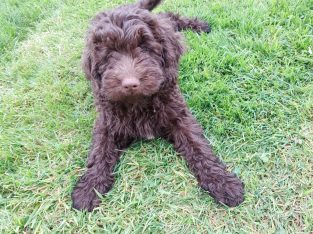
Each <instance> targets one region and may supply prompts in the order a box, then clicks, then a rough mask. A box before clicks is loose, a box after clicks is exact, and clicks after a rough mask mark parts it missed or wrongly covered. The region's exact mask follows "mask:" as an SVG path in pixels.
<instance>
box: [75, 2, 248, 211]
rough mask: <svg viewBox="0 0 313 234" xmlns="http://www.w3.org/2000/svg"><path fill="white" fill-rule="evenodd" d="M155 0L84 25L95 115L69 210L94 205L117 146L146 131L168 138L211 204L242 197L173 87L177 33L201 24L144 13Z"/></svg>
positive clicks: (204, 27)
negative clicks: (84, 166)
mask: <svg viewBox="0 0 313 234" xmlns="http://www.w3.org/2000/svg"><path fill="white" fill-rule="evenodd" d="M159 2H160V1H157V0H155V1H150V0H142V1H141V2H139V3H137V4H133V5H127V6H122V7H119V8H117V9H115V10H111V11H107V12H102V13H99V14H98V15H97V16H96V17H95V18H94V19H93V21H92V23H91V27H90V30H89V32H88V35H87V45H86V49H85V52H84V56H83V64H84V67H83V69H84V72H85V74H86V77H87V78H88V79H89V80H90V81H91V84H92V89H93V93H94V97H95V104H96V107H97V111H98V113H99V114H98V118H97V121H96V123H95V127H94V133H93V144H92V147H91V150H90V154H89V158H88V162H87V171H86V173H85V174H84V175H83V176H82V177H81V179H80V180H79V182H78V183H77V185H76V186H75V188H74V191H73V193H72V199H73V207H74V208H76V209H79V210H87V211H91V210H93V209H94V208H95V207H96V206H98V205H99V203H100V200H99V198H98V196H97V193H96V191H97V192H99V193H100V194H105V193H107V192H108V191H109V190H110V189H111V187H112V185H113V183H114V176H113V169H114V166H115V164H116V163H117V161H118V159H119V157H120V155H121V152H122V151H121V150H123V149H125V148H127V147H128V146H129V145H130V144H131V143H132V142H134V141H136V140H138V139H152V138H154V137H163V138H165V139H167V140H168V141H170V142H171V143H173V145H174V147H175V148H176V150H177V151H178V152H179V153H180V154H181V155H182V156H183V157H184V158H185V160H186V161H187V164H188V166H189V168H190V169H191V171H192V172H193V173H194V175H195V177H196V178H197V180H198V182H199V185H200V186H201V187H202V188H203V189H204V190H206V191H208V192H209V194H210V195H211V196H212V197H214V198H215V199H216V200H217V201H218V202H221V203H224V204H226V205H228V206H236V205H238V204H240V203H241V202H242V201H243V183H242V182H241V181H240V180H239V179H238V178H237V177H236V176H235V175H234V174H232V173H229V172H227V170H226V167H225V166H224V165H223V164H222V163H221V162H220V160H219V159H218V158H217V157H216V156H214V154H213V153H212V150H211V148H210V146H209V143H208V142H207V140H206V139H205V137H204V136H203V132H202V129H201V127H200V126H199V124H198V123H197V122H196V120H195V119H194V117H193V116H192V115H191V113H190V111H189V110H188V108H187V106H186V103H185V101H184V99H183V97H182V95H181V93H180V90H179V87H178V81H177V76H178V63H179V58H180V57H181V55H182V54H183V52H184V46H183V41H182V36H181V34H180V33H179V32H178V31H179V30H182V29H185V28H190V29H192V30H195V31H197V32H200V31H206V32H207V31H209V27H208V24H207V23H205V22H202V21H199V20H195V19H187V18H182V17H180V16H178V15H174V14H172V13H163V14H158V15H155V14H152V13H151V12H149V11H148V10H151V9H152V8H153V7H154V6H156V5H157V4H158V3H159ZM147 9H148V10H147ZM95 190H96V191H95Z"/></svg>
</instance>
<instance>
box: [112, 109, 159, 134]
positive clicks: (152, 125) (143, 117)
mask: <svg viewBox="0 0 313 234" xmlns="http://www.w3.org/2000/svg"><path fill="white" fill-rule="evenodd" d="M114 122H115V127H117V128H118V129H117V130H118V132H120V133H123V134H124V135H128V136H131V137H134V138H142V139H149V140H150V139H154V138H155V137H156V135H157V131H156V129H157V116H156V112H155V111H154V110H153V109H152V110H150V109H149V110H142V111H137V112H136V111H133V112H131V111H130V112H124V113H123V114H122V115H119V116H116V118H115V120H114Z"/></svg>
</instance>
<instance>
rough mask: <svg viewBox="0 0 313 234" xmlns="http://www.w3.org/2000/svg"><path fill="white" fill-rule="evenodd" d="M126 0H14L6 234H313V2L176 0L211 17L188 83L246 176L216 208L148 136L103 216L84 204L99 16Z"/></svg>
mask: <svg viewBox="0 0 313 234" xmlns="http://www.w3.org/2000/svg"><path fill="white" fill-rule="evenodd" d="M123 2H125V1H122V0H112V1H100V0H88V1H84V0H71V1H69V0H65V1H64V0H24V1H19V0H2V1H1V3H0V56H1V57H0V233H15V232H16V233H23V232H25V233H48V232H53V233H59V232H66V233H68V232H70V233H86V232H93V233H103V232H105V231H107V232H116V233H188V234H189V233H206V232H209V233H312V232H313V26H312V25H313V7H312V6H313V2H312V0H279V1H278V0H277V1H275V0H267V1H266V0H247V1H242V0H234V1H228V0H221V1H219V0H165V1H164V4H163V5H161V6H160V7H159V8H158V9H157V10H156V11H174V12H180V13H181V14H182V15H186V16H197V17H200V18H202V19H205V20H207V21H208V22H210V23H211V25H212V29H213V30H212V33H210V34H202V35H197V34H194V33H192V32H185V33H184V34H185V36H186V43H187V44H188V47H189V50H188V52H187V53H186V55H185V56H184V57H183V58H182V60H181V66H180V86H181V89H182V91H183V93H184V95H185V98H186V101H187V103H188V105H189V107H190V109H191V110H192V112H193V114H194V115H195V116H196V117H197V119H198V120H199V122H200V123H201V125H202V126H203V128H204V130H205V134H206V136H207V138H208V139H209V140H210V141H211V143H212V145H213V148H214V151H215V152H216V153H217V154H218V155H219V156H220V157H221V158H222V159H223V161H224V162H226V163H227V164H228V165H229V167H230V170H233V171H235V172H236V173H237V174H238V175H239V176H240V178H241V179H242V180H243V181H244V182H245V189H246V193H245V202H244V203H243V204H242V205H240V206H239V207H236V208H228V207H224V206H222V205H219V204H216V203H215V202H214V201H213V199H212V198H211V197H210V196H208V195H207V194H206V193H205V192H204V191H202V190H201V189H199V187H198V186H197V183H196V180H195V178H194V177H193V176H192V175H191V173H190V172H189V170H188V169H187V167H186V165H185V162H184V161H183V160H182V159H181V157H179V156H178V155H177V154H176V152H175V151H174V150H173V148H172V146H171V145H169V144H168V143H167V142H165V141H163V140H161V139H159V140H154V141H147V142H146V141H144V142H138V143H136V144H135V145H133V146H132V147H131V148H130V149H129V150H128V151H127V152H126V153H125V154H124V155H123V157H122V159H121V161H120V163H119V165H118V167H117V168H116V183H115V186H114V188H113V189H112V190H111V191H110V192H109V193H108V194H107V195H106V196H105V197H104V198H103V201H102V204H101V206H100V207H99V208H98V209H97V210H96V211H95V212H93V213H81V212H76V211H74V210H72V209H71V199H70V194H71V190H72V188H73V186H74V184H75V182H76V180H77V179H78V178H79V176H80V175H82V174H83V172H84V170H85V169H84V165H85V161H86V158H87V154H88V149H89V145H90V142H91V130H92V125H93V122H94V120H95V116H96V112H95V109H94V106H93V97H92V95H91V90H90V87H89V84H88V82H87V81H86V80H85V78H84V75H83V73H82V70H81V67H80V57H81V53H82V49H83V46H84V36H85V32H86V30H87V27H88V22H89V20H90V18H91V17H92V16H93V15H94V14H95V13H96V12H98V11H100V10H101V9H105V8H111V7H114V6H116V5H118V4H121V3H123Z"/></svg>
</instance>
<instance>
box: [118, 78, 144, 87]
mask: <svg viewBox="0 0 313 234" xmlns="http://www.w3.org/2000/svg"><path fill="white" fill-rule="evenodd" d="M139 85H140V83H139V80H138V79H135V78H127V79H124V80H123V81H122V87H123V88H124V89H136V88H138V87H139Z"/></svg>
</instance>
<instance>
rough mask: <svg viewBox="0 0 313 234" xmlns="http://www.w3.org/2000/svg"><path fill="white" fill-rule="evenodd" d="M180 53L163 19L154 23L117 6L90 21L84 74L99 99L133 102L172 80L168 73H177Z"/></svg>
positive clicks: (137, 12)
mask: <svg viewBox="0 0 313 234" xmlns="http://www.w3.org/2000/svg"><path fill="white" fill-rule="evenodd" d="M182 52H183V46H182V44H181V43H180V37H179V35H178V34H176V33H175V32H174V30H173V29H172V28H171V27H170V26H169V25H166V22H165V21H164V22H163V24H162V23H161V22H158V21H157V19H156V17H155V16H154V15H152V14H151V13H150V12H148V11H146V10H142V9H136V8H130V7H129V8H119V9H117V10H114V11H111V12H108V13H102V14H99V15H98V16H96V18H95V19H94V21H93V24H92V27H91V29H90V31H89V34H88V37H87V48H86V50H85V54H84V61H83V62H84V71H85V73H86V75H87V78H88V79H90V80H92V82H93V84H94V85H93V87H94V89H96V94H98V96H99V97H101V98H105V99H106V100H109V101H112V102H120V101H122V102H136V101H140V100H142V99H144V98H146V97H150V96H152V95H153V94H155V93H157V92H158V91H159V90H160V89H161V88H162V87H163V85H164V84H165V83H167V82H169V80H170V79H173V75H169V74H167V73H168V71H169V70H175V71H176V70H177V64H178V60H179V57H180V55H181V54H182ZM174 67H176V69H171V68H174ZM172 82H173V80H172Z"/></svg>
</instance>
